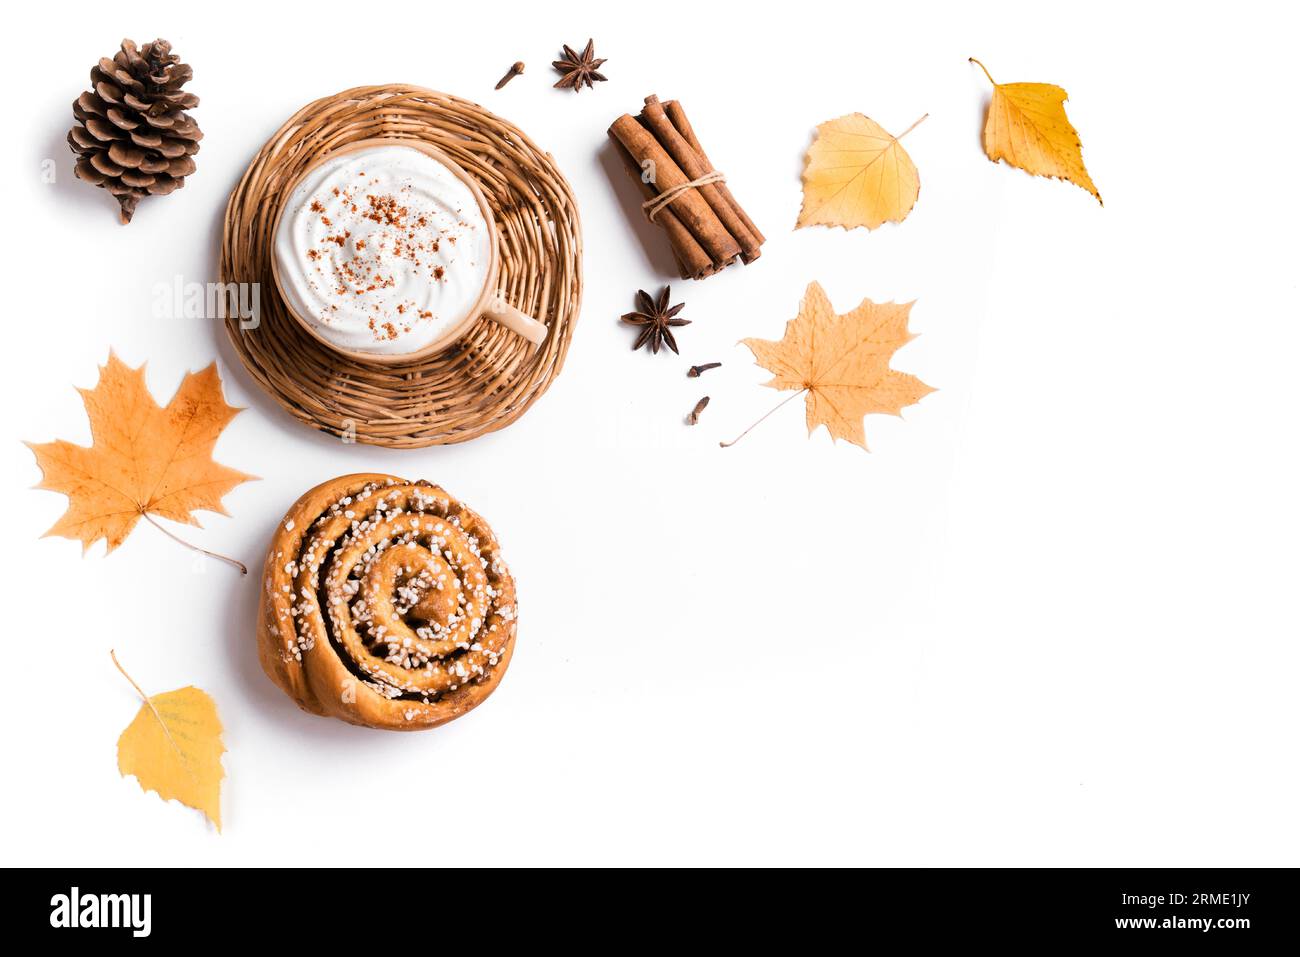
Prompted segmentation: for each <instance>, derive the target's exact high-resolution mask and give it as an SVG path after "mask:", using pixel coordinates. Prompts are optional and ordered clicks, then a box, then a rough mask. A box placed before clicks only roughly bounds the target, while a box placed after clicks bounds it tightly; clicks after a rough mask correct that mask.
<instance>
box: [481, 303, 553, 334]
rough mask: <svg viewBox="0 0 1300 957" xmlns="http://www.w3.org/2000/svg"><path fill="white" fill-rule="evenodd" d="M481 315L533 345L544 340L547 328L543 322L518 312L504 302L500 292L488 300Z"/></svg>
mask: <svg viewBox="0 0 1300 957" xmlns="http://www.w3.org/2000/svg"><path fill="white" fill-rule="evenodd" d="M483 315H485V316H487V317H488V318H489V319H491V320H492V321H493V322H499V323H501V325H503V326H505V327H506V328H507V329H509V330H510V331H511V332H513V333H516V334H518V335H520V336H523V337H524V338H525V339H527V340H528V341H529V342H531V343H532V344H533V345H541V344H542V343H543V342H545V341H546V334H547V331H548V330H547V328H546V325H545V323H541V322H538V321H537V320H536V319H534V318H533V317H532V316H530V315H528V314H527V313H523V312H520V311H519V310H518V309H516V308H515V307H514V306H512V305H510V304H509V303H508V302H506V300H505V297H504V296H502V295H501V294H500V293H497V295H495V296H493V297H492V298H491V299H489V300H488V303H487V308H486V309H484V310H483Z"/></svg>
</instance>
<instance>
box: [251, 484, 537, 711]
mask: <svg viewBox="0 0 1300 957" xmlns="http://www.w3.org/2000/svg"><path fill="white" fill-rule="evenodd" d="M262 592H263V594H262V603H261V613H260V615H259V621H258V649H259V657H260V658H261V661H262V667H263V669H264V670H265V671H266V673H267V674H268V675H269V676H270V677H271V679H272V680H273V681H274V682H275V683H276V684H278V685H279V686H280V687H281V688H282V689H284V691H285V692H286V693H288V695H289V696H290V697H291V698H293V699H294V700H295V701H296V702H297V703H298V705H299V706H300V707H302V708H303V709H304V710H306V711H310V712H312V713H314V714H321V715H332V716H334V717H337V718H342V719H343V720H344V721H349V722H351V723H353V724H359V725H365V726H367V727H372V728H387V729H391V730H398V731H413V730H419V729H422V728H432V727H436V726H437V725H440V724H444V723H446V722H448V721H450V720H452V719H453V718H457V717H459V716H460V715H462V714H465V713H466V712H467V711H469V710H470V709H472V708H474V707H475V706H477V705H478V704H479V703H481V702H482V701H483V700H484V699H485V698H486V697H487V696H488V695H490V694H491V693H492V692H493V690H495V688H496V686H497V684H498V682H500V680H501V676H502V675H503V674H504V673H505V670H506V666H507V665H508V664H509V662H510V655H511V653H512V651H513V650H514V638H515V626H516V620H515V617H516V604H515V584H514V579H512V578H511V577H510V571H509V569H507V567H506V564H505V562H504V561H503V560H502V558H501V552H500V547H499V546H498V544H497V540H496V536H495V535H494V534H493V533H492V529H491V528H490V527H489V526H488V524H487V522H485V521H483V519H482V518H480V517H479V516H478V515H477V514H475V513H474V512H472V511H471V510H470V509H468V508H466V507H465V506H464V505H462V504H461V503H460V502H458V501H457V500H456V499H455V498H453V497H452V496H451V495H449V494H448V493H447V492H445V491H444V490H443V489H441V488H439V487H438V486H436V485H432V484H430V483H428V482H408V481H406V480H405V479H400V478H396V477H394V476H391V475H381V474H360V475H344V476H340V477H339V478H336V479H333V480H332V481H329V482H325V483H323V484H321V485H318V486H317V487H316V488H314V489H312V490H311V491H310V492H307V493H306V494H305V495H303V496H302V497H301V498H300V499H298V501H297V502H296V503H295V504H294V506H293V507H292V508H291V509H289V511H288V513H287V514H286V515H285V516H284V519H283V520H282V521H281V523H280V526H279V528H278V529H277V531H276V534H275V536H274V538H273V539H272V541H271V545H270V547H269V548H268V550H267V556H266V565H265V567H264V570H263V574H262Z"/></svg>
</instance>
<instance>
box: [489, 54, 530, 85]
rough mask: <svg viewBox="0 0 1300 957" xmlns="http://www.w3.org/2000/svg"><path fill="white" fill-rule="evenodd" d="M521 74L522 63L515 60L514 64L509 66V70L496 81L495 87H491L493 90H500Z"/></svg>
mask: <svg viewBox="0 0 1300 957" xmlns="http://www.w3.org/2000/svg"><path fill="white" fill-rule="evenodd" d="M523 72H524V61H523V60H516V61H515V62H514V63H512V64H510V69H509V70H508V71H506V75H505V76H503V77H502V78H501V79H500V80H498V81H497V85H496V86H495V87H493V89H494V90H499V89H501V87H503V86H505V85H506V84H507V83H509V82H510V81H511V80H513V79H514V78H515V77H517V76H518V75H519V74H520V73H523Z"/></svg>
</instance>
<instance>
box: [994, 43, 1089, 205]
mask: <svg viewBox="0 0 1300 957" xmlns="http://www.w3.org/2000/svg"><path fill="white" fill-rule="evenodd" d="M971 62H972V63H974V64H975V65H976V66H978V67H979V68H980V69H981V70H983V71H984V75H985V76H987V77H988V78H989V82H990V83H992V84H993V99H992V100H990V101H989V113H988V118H987V119H986V120H985V121H984V152H985V153H987V154H988V157H989V159H990V160H992V161H993V162H995V163H996V162H997V161H998V160H1006V161H1007V162H1008V163H1010V164H1011V165H1012V166H1018V167H1019V168H1020V169H1022V170H1024V171H1025V172H1026V173H1032V174H1034V175H1035V176H1051V177H1056V178H1057V179H1064V180H1069V181H1070V182H1071V183H1074V184H1075V185H1076V186H1079V187H1081V188H1083V189H1085V190H1087V191H1088V192H1089V193H1091V194H1092V195H1093V196H1095V197H1096V198H1097V202H1099V203H1100V202H1101V193H1099V192H1097V187H1096V186H1094V185H1093V182H1092V177H1091V176H1089V175H1088V170H1087V169H1086V168H1085V167H1084V165H1083V148H1082V144H1081V143H1080V142H1079V134H1078V131H1076V130H1075V128H1074V127H1073V126H1072V125H1071V124H1070V119H1069V117H1067V116H1066V115H1065V101H1066V99H1067V98H1068V96H1069V94H1067V93H1066V92H1065V90H1063V89H1061V88H1060V87H1059V86H1054V85H1052V84H1051V83H998V82H996V81H995V80H994V79H993V77H992V76H989V71H988V70H987V69H986V68H985V66H984V64H983V63H981V62H980V61H979V60H976V59H975V58H974V57H971Z"/></svg>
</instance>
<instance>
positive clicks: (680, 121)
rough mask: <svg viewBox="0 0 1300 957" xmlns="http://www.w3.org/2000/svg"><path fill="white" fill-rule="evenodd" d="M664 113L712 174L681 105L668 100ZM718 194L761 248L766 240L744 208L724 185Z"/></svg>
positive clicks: (707, 160) (706, 156)
mask: <svg viewBox="0 0 1300 957" xmlns="http://www.w3.org/2000/svg"><path fill="white" fill-rule="evenodd" d="M664 112H666V113H667V114H668V119H669V120H671V121H672V124H673V126H674V127H676V128H677V132H678V133H681V134H682V137H683V138H684V139H685V140H686V142H688V143H690V144H691V146H692V148H694V150H695V152H696V153H698V154H699V156H700V159H701V160H702V161H703V162H704V168H705V169H706V170H707V171H708V172H710V173H712V172H713V171H714V168H713V163H712V162H710V161H709V154H708V153H706V152H704V147H703V146H701V145H700V140H699V137H697V136H696V135H695V129H694V128H693V127H692V126H691V121H690V120H689V119H687V118H686V110H685V109H683V108H682V105H681V103H679V102H678V101H677V100H669V101H668V102H667V103H665V104H664ZM718 192H720V193H721V194H722V195H723V196H725V197H726V198H727V202H729V203H730V204H731V206H732V208H733V209H734V210H735V211H736V215H737V216H739V217H740V219H741V221H742V222H743V223H744V224H745V227H746V228H747V229H748V230H749V231H750V233H751V234H752V235H753V236H754V238H755V239H757V240H758V244H759V245H760V246H762V245H763V243H765V242H767V239H766V238H765V237H764V236H763V234H762V233H761V232H760V231H759V229H758V227H757V226H755V225H754V221H753V220H752V219H750V218H749V215H748V214H747V213H746V212H745V210H744V207H742V206H741V205H740V203H738V202H736V197H735V196H733V195H732V194H731V190H730V189H728V188H727V184H726V183H719V184H718ZM757 258H758V253H755V254H754V259H757ZM750 261H751V260H748V259H746V260H745V262H746V263H748V262H750Z"/></svg>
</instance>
